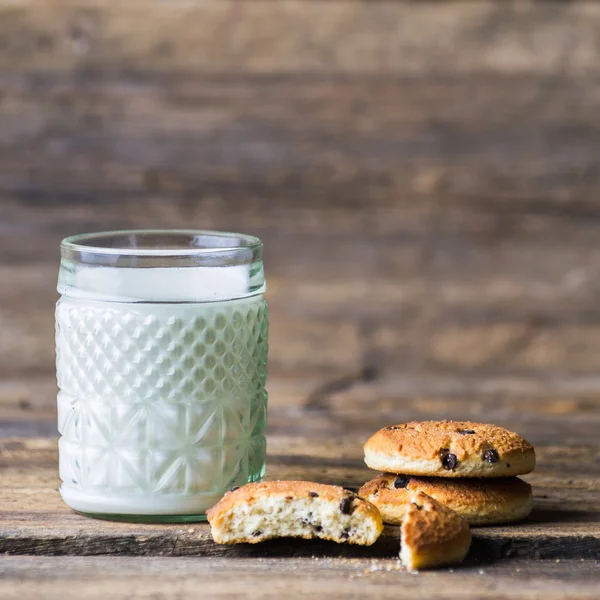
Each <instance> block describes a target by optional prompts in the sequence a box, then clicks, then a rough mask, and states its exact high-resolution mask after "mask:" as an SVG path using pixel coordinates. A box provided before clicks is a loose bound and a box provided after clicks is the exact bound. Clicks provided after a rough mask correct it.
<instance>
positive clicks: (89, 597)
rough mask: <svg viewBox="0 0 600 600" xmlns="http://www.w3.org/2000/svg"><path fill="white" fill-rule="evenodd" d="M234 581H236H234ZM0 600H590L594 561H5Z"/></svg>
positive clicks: (1, 570) (596, 581)
mask: <svg viewBox="0 0 600 600" xmlns="http://www.w3.org/2000/svg"><path fill="white" fill-rule="evenodd" d="M232 571H233V573H232ZM0 574H1V575H0V594H2V597H3V598H4V599H5V600H21V599H22V598H30V597H36V596H38V595H39V593H40V592H42V593H43V595H44V598H45V599H47V600H69V599H76V600H80V599H84V600H93V599H96V598H97V599H99V600H101V599H104V598H106V597H110V598H128V599H129V598H132V599H138V598H146V597H149V596H151V597H152V598H154V599H156V600H162V599H166V598H173V597H174V596H175V597H177V598H181V599H182V600H183V599H187V598H197V597H198V593H199V590H201V591H202V594H203V595H205V596H207V597H210V598H223V599H224V598H228V599H230V598H239V597H244V598H269V599H270V598H282V597H285V598H305V597H306V596H307V595H313V596H315V597H327V598H343V599H344V600H348V599H350V600H353V599H356V600H358V599H360V598H364V597H365V596H370V595H373V594H376V595H377V597H378V598H390V599H391V598H394V599H396V598H416V599H421V598H423V599H425V598H427V599H428V598H443V599H445V598H449V599H450V598H456V594H457V586H460V596H461V598H486V599H488V598H489V599H492V598H493V599H495V600H505V599H510V598H514V597H515V594H518V597H519V598H523V599H524V600H530V599H540V598H545V599H548V600H562V599H563V598H566V597H568V598H573V599H574V600H579V599H581V600H583V599H586V600H595V599H596V598H597V590H598V585H599V582H600V578H599V575H598V568H597V565H596V564H595V561H593V560H583V561H579V560H577V561H564V560H562V561H560V562H555V561H553V560H552V561H550V560H546V561H539V560H523V561H518V562H517V561H510V560H509V561H502V562H498V563H494V564H480V565H469V566H463V567H461V568H456V569H443V570H439V571H433V572H421V573H419V574H418V575H414V574H413V575H411V574H409V573H407V572H405V571H404V570H403V569H402V568H401V567H400V566H399V564H398V561H397V560H395V559H387V560H386V559H367V558H364V559H348V558H345V559H343V558H342V559H335V558H320V557H319V558H317V557H314V558H305V559H300V560H294V561H290V560H287V559H276V558H263V559H260V558H259V559H243V558H237V559H235V561H231V560H228V559H227V558H212V559H211V558H208V559H197V558H149V557H148V558H143V559H142V558H121V557H119V558H110V557H102V558H101V557H95V558H76V557H67V558H65V557H55V558H49V557H19V558H16V557H2V558H0Z"/></svg>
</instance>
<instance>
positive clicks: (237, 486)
mask: <svg viewBox="0 0 600 600" xmlns="http://www.w3.org/2000/svg"><path fill="white" fill-rule="evenodd" d="M239 489H240V486H239V485H236V486H235V487H232V488H231V489H230V490H229V491H230V492H235V490H239Z"/></svg>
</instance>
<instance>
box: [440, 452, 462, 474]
mask: <svg viewBox="0 0 600 600" xmlns="http://www.w3.org/2000/svg"><path fill="white" fill-rule="evenodd" d="M440 458H441V459H442V467H444V469H446V470H447V471H454V469H456V466H457V465H458V458H456V454H452V452H449V451H448V449H447V448H443V449H442V450H440Z"/></svg>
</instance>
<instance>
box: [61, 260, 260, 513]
mask: <svg viewBox="0 0 600 600" xmlns="http://www.w3.org/2000/svg"><path fill="white" fill-rule="evenodd" d="M63 266H64V265H63ZM65 268H66V271H67V272H66V274H64V276H63V275H61V278H60V283H59V288H58V289H59V291H60V292H61V293H62V294H63V295H62V297H61V299H60V300H59V301H58V303H57V308H56V350H57V375H58V385H59V388H60V391H59V394H58V426H59V432H60V433H61V438H60V441H59V455H60V459H59V462H60V477H61V479H62V485H61V488H60V491H61V494H62V496H63V498H64V500H65V502H66V503H67V504H68V505H69V506H70V507H72V508H73V509H75V510H78V511H81V512H84V513H93V514H99V515H104V516H111V515H112V516H117V515H125V516H126V515H130V516H134V515H140V516H143V515H148V516H156V517H157V518H159V520H160V517H161V516H164V517H165V520H169V518H171V517H176V516H182V517H185V516H189V517H201V516H202V514H203V513H204V512H205V510H206V509H207V508H209V507H210V506H212V505H213V504H214V503H215V502H216V501H218V499H219V498H220V497H221V496H222V495H223V493H224V492H225V491H226V490H228V489H229V488H231V487H232V486H236V485H242V484H244V483H246V482H248V481H255V480H258V479H260V478H261V477H262V476H263V474H264V467H265V437H264V433H265V427H266V404H267V394H266V391H265V389H264V385H265V380H266V364H267V351H268V344H267V328H268V321H267V307H266V303H265V301H264V299H263V297H262V293H261V292H262V289H259V290H257V291H256V292H253V293H252V295H249V294H248V292H247V290H248V281H249V279H250V273H249V270H248V266H246V265H243V266H242V265H240V266H233V267H181V268H178V267H164V268H161V267H157V268H117V267H114V268H113V267H106V266H102V267H94V266H85V265H78V266H77V267H74V268H72V269H71V268H69V266H68V265H67V266H66V267H65Z"/></svg>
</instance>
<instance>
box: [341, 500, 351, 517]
mask: <svg viewBox="0 0 600 600" xmlns="http://www.w3.org/2000/svg"><path fill="white" fill-rule="evenodd" d="M340 510H341V511H342V514H344V515H349V514H350V498H342V500H341V502H340Z"/></svg>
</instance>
